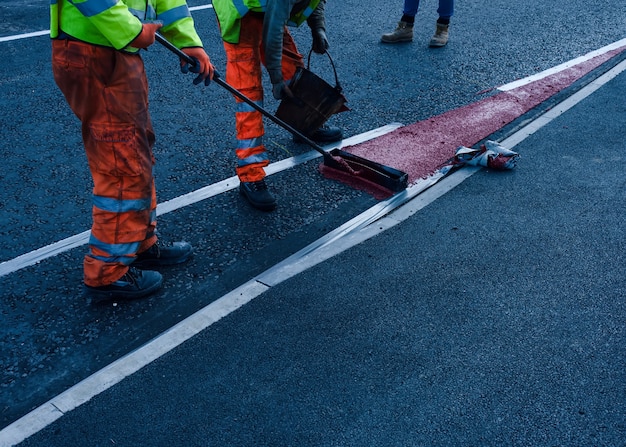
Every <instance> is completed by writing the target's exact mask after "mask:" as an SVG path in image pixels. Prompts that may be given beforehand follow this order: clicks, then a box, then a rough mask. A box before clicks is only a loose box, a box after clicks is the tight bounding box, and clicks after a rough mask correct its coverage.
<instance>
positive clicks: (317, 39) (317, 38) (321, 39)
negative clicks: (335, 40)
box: [311, 28, 329, 54]
mask: <svg viewBox="0 0 626 447" xmlns="http://www.w3.org/2000/svg"><path fill="white" fill-rule="evenodd" d="M311 36H312V37H313V51H315V52H316V53H318V54H324V53H326V50H328V47H329V44H328V38H327V37H326V31H324V28H316V29H313V30H311Z"/></svg>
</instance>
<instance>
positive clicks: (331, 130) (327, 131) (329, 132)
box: [293, 124, 343, 143]
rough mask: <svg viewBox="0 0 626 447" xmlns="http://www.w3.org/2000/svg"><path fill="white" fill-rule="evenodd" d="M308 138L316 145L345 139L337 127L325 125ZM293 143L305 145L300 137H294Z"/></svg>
mask: <svg viewBox="0 0 626 447" xmlns="http://www.w3.org/2000/svg"><path fill="white" fill-rule="evenodd" d="M307 137H308V138H309V139H311V140H313V141H315V142H316V143H332V142H334V141H339V140H341V139H342V138H343V132H342V131H341V129H340V128H338V127H337V126H329V125H327V124H324V125H323V126H322V127H320V128H319V129H317V130H314V131H313V132H311V134H309V135H307ZM293 141H294V142H296V143H304V140H302V139H301V138H300V137H297V136H294V137H293Z"/></svg>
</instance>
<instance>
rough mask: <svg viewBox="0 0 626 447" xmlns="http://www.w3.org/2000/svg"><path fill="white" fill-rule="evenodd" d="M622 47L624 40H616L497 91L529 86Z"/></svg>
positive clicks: (501, 87) (624, 43)
mask: <svg viewBox="0 0 626 447" xmlns="http://www.w3.org/2000/svg"><path fill="white" fill-rule="evenodd" d="M623 46H626V39H622V40H618V41H617V42H615V43H612V44H610V45H607V46H605V47H602V48H600V49H597V50H594V51H591V52H589V53H587V54H585V55H584V56H580V57H577V58H575V59H572V60H570V61H567V62H565V63H563V64H561V65H557V66H555V67H552V68H549V69H548V70H545V71H542V72H540V73H537V74H534V75H532V76H528V77H526V78H523V79H519V80H517V81H514V82H510V83H508V84H504V85H502V86H500V87H498V88H497V89H498V90H501V91H503V92H506V91H509V90H513V89H514V88H518V87H521V86H523V85H526V84H530V83H531V82H534V81H537V80H539V79H543V78H545V77H547V76H550V75H553V74H555V73H559V72H561V71H563V70H565V69H567V68H570V67H573V66H575V65H578V64H580V63H582V62H586V61H588V60H589V59H593V58H594V57H596V56H600V55H602V54H605V53H608V52H609V51H613V50H616V49H618V48H621V47H623Z"/></svg>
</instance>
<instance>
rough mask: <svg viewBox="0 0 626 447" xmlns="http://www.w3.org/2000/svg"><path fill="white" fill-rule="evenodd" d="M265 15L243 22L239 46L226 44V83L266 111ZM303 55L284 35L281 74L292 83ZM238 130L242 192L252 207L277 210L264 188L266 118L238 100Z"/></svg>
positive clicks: (253, 16)
mask: <svg viewBox="0 0 626 447" xmlns="http://www.w3.org/2000/svg"><path fill="white" fill-rule="evenodd" d="M262 33H263V14H257V13H252V12H250V13H248V14H246V15H245V16H244V17H243V18H242V19H241V33H240V35H239V43H237V44H232V43H229V42H224V50H225V52H226V82H227V83H228V84H230V85H231V86H233V87H234V88H235V89H237V90H239V91H240V92H241V93H243V94H244V95H245V96H247V97H248V98H249V99H251V100H252V101H254V102H255V103H256V104H257V105H259V106H261V107H263V85H262V71H261V70H262V67H263V66H265V54H264V51H263V42H262ZM303 66H304V62H303V59H302V55H301V54H300V53H299V52H298V49H297V47H296V44H295V42H294V40H293V38H292V36H291V34H290V33H289V31H288V30H287V28H285V29H284V32H283V49H282V74H283V79H285V81H289V80H290V79H291V78H292V77H293V76H294V74H295V73H296V70H297V68H298V67H303ZM235 102H236V108H235V126H236V138H237V147H236V149H235V154H236V155H237V167H236V168H235V171H236V173H237V176H238V177H239V180H240V181H241V184H240V188H239V191H240V192H241V194H242V195H243V196H244V197H245V198H246V199H247V200H248V201H249V202H250V204H251V205H252V206H254V207H255V208H258V209H260V210H263V211H271V210H273V209H274V208H275V207H276V200H275V199H274V197H273V196H272V195H271V194H270V193H269V191H268V190H267V185H266V184H265V180H264V179H265V169H264V168H265V166H267V165H268V164H269V157H268V155H267V152H266V149H265V145H264V143H263V136H264V135H265V128H264V126H263V115H262V114H261V112H259V111H257V110H256V109H254V108H253V107H251V106H250V105H248V104H247V103H246V102H244V101H242V100H241V99H240V98H239V97H237V96H235Z"/></svg>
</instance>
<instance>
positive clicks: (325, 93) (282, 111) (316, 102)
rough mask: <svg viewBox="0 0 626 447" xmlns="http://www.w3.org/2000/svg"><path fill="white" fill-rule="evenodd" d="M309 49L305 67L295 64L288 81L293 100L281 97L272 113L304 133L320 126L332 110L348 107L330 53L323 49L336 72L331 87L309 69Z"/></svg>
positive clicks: (338, 110)
mask: <svg viewBox="0 0 626 447" xmlns="http://www.w3.org/2000/svg"><path fill="white" fill-rule="evenodd" d="M311 52H312V50H311V51H309V58H308V61H307V67H306V68H304V67H298V68H297V70H296V73H295V75H294V76H293V78H291V80H290V81H289V84H288V87H289V89H290V90H291V93H293V96H294V99H290V98H288V99H283V100H282V101H281V103H280V105H279V106H278V109H277V110H276V113H275V115H276V117H277V118H280V119H281V120H283V121H284V122H286V123H287V124H289V125H291V126H292V127H294V128H295V129H296V130H299V131H300V132H302V133H303V134H305V135H306V134H310V133H312V132H313V131H315V130H317V129H319V128H320V127H321V126H322V125H323V124H324V123H325V122H326V121H327V120H328V118H330V117H331V116H332V115H334V114H335V113H338V112H343V111H345V110H349V109H348V108H347V107H346V105H345V103H346V98H345V96H343V94H342V93H341V91H342V89H341V86H340V85H339V78H338V77H337V70H336V69H335V64H334V63H333V59H332V58H331V57H330V54H329V53H328V51H327V52H326V54H327V55H328V59H329V60H330V64H331V65H332V67H333V72H334V74H335V86H334V87H333V86H332V85H330V84H329V83H328V82H326V81H325V80H323V79H322V78H320V77H319V76H317V75H316V74H315V73H313V72H312V71H310V70H309V67H310V65H311Z"/></svg>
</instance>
